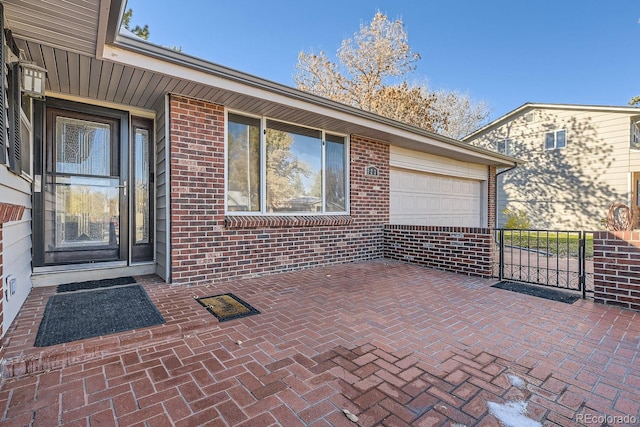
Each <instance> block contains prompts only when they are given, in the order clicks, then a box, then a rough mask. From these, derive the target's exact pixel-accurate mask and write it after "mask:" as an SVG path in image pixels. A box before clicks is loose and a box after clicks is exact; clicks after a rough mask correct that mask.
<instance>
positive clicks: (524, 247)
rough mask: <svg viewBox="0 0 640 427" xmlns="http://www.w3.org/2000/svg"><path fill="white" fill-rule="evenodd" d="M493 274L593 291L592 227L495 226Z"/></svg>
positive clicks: (522, 280)
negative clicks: (586, 228)
mask: <svg viewBox="0 0 640 427" xmlns="http://www.w3.org/2000/svg"><path fill="white" fill-rule="evenodd" d="M495 242H496V246H497V249H498V250H497V251H496V258H495V259H494V276H496V277H498V278H499V279H500V280H511V281H516V282H526V283H535V284H538V285H545V286H553V287H556V288H563V289H568V290H574V291H580V292H582V295H583V296H586V294H587V293H588V292H593V233H592V232H589V231H559V230H518V229H505V228H501V229H496V230H495Z"/></svg>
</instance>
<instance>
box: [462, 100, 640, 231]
mask: <svg viewBox="0 0 640 427" xmlns="http://www.w3.org/2000/svg"><path fill="white" fill-rule="evenodd" d="M531 112H532V113H533V114H534V116H535V120H534V121H526V120H525V118H524V117H525V114H521V115H518V116H515V117H513V118H511V120H510V121H508V122H507V123H504V124H502V125H500V126H498V127H496V128H493V129H491V130H489V131H488V132H485V133H484V134H481V135H478V136H477V137H476V138H474V140H473V141H472V142H471V143H472V144H473V145H477V146H480V147H484V148H491V149H495V147H496V143H497V141H500V140H503V139H505V138H509V139H511V140H512V141H513V152H512V155H513V156H515V157H517V158H520V159H522V160H523V161H524V163H522V164H520V165H519V166H518V168H517V169H516V170H514V171H512V172H507V173H506V174H505V175H504V176H501V177H499V179H498V201H497V214H498V225H499V226H501V225H503V224H504V221H505V220H506V217H505V216H504V215H503V210H504V209H505V208H510V209H515V210H524V211H525V212H526V213H527V215H528V217H529V219H530V220H531V226H532V227H534V228H553V229H568V228H569V229H601V228H602V225H601V220H602V219H604V218H605V217H606V215H607V211H608V209H609V206H610V205H611V204H612V203H614V202H623V203H628V202H629V199H630V187H629V176H630V173H631V172H634V171H639V170H640V151H638V150H633V149H630V138H631V131H630V130H631V119H632V117H633V115H632V114H631V112H630V113H624V112H615V111H602V110H600V111H598V110H597V109H594V110H584V109H583V110H578V109H570V108H566V109H561V108H537V109H534V110H533V111H529V113H531ZM560 129H566V131H567V146H566V148H564V149H558V150H545V148H544V135H545V132H548V131H552V130H560Z"/></svg>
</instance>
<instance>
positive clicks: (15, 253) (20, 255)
mask: <svg viewBox="0 0 640 427" xmlns="http://www.w3.org/2000/svg"><path fill="white" fill-rule="evenodd" d="M0 200H2V201H3V202H5V203H10V204H15V205H22V206H26V209H25V212H24V215H23V216H22V219H21V220H20V221H12V222H8V223H6V224H4V225H3V227H2V288H3V289H2V291H3V295H2V298H4V302H3V312H4V320H3V325H2V333H3V334H4V333H6V331H7V330H8V329H9V326H11V323H12V322H13V320H14V319H15V317H16V315H17V314H18V311H19V310H20V307H22V304H23V303H24V301H25V300H26V299H27V296H28V295H29V292H30V291H31V287H32V283H31V186H30V184H29V183H28V182H27V181H25V180H24V179H22V178H20V177H18V176H16V175H14V174H12V173H11V172H9V171H8V170H7V168H6V167H5V166H1V165H0ZM8 276H13V277H15V278H16V281H17V286H16V292H15V294H13V295H11V296H10V297H9V300H7V299H6V296H5V294H4V286H5V284H6V278H7V277H8Z"/></svg>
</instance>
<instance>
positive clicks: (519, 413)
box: [487, 402, 542, 427]
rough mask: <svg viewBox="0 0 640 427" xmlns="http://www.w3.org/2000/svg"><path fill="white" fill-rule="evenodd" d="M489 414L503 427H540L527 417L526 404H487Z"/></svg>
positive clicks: (540, 426) (540, 425)
mask: <svg viewBox="0 0 640 427" xmlns="http://www.w3.org/2000/svg"><path fill="white" fill-rule="evenodd" d="M487 405H488V406H489V413H490V414H491V415H493V416H494V417H496V418H497V419H498V420H499V421H500V422H501V423H502V424H504V425H505V427H542V424H540V423H539V422H537V421H535V420H532V419H531V418H529V417H527V416H526V415H525V414H526V413H527V403H526V402H507V403H505V404H504V405H501V404H499V403H495V402H487Z"/></svg>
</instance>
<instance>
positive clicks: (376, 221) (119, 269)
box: [0, 0, 515, 333]
mask: <svg viewBox="0 0 640 427" xmlns="http://www.w3.org/2000/svg"><path fill="white" fill-rule="evenodd" d="M1 4H2V6H3V7H2V15H3V16H2V19H1V20H0V22H2V24H3V29H2V31H0V33H1V34H2V43H3V44H4V45H5V46H6V49H4V50H3V55H4V56H5V57H4V58H3V62H4V64H5V65H6V66H5V67H1V68H2V70H1V72H2V76H0V77H1V78H0V81H1V82H3V87H2V91H1V93H2V95H3V96H2V97H1V98H2V99H1V102H2V104H3V105H2V106H1V110H2V111H5V110H6V111H7V114H6V117H5V119H7V120H6V122H4V125H5V127H6V132H5V133H4V134H3V135H4V136H3V138H1V144H0V195H2V197H1V198H0V207H1V210H0V219H1V220H2V226H1V227H0V231H1V232H2V234H1V236H2V239H1V240H0V245H2V246H1V248H2V262H0V275H1V277H2V284H3V290H4V292H3V294H4V298H3V299H2V305H1V306H0V307H1V309H0V313H1V314H3V315H4V319H3V327H2V331H3V333H4V331H6V330H7V328H8V326H9V325H10V324H11V322H12V320H13V319H14V318H15V316H16V314H17V312H18V310H20V307H21V306H22V304H23V302H24V300H25V299H26V297H27V295H28V294H29V291H30V290H31V288H32V287H33V286H51V285H56V284H60V283H68V282H76V281H82V280H89V279H101V278H110V277H118V276H123V275H143V274H157V275H159V276H160V277H162V278H163V279H165V280H166V281H167V282H171V283H176V284H188V283H195V282H201V281H212V280H223V279H228V278H233V277H243V276H250V275H256V274H266V273H272V272H280V271H286V270H292V269H301V268H307V267H312V266H318V265H327V264H332V263H344V262H350V261H356V260H366V259H373V258H380V257H383V256H385V254H387V253H388V254H389V256H394V257H398V258H401V259H406V258H407V257H410V258H412V259H413V258H420V259H421V262H422V263H424V264H425V265H433V266H436V267H438V268H449V269H454V270H458V271H466V272H469V271H471V272H472V273H475V274H484V275H486V274H487V272H486V269H483V268H482V267H478V270H477V271H472V270H473V269H471V270H469V268H470V267H472V266H473V265H475V264H477V263H478V261H477V260H478V259H479V257H478V252H482V251H484V249H483V248H480V247H479V246H478V245H477V244H476V242H474V239H475V238H476V237H477V236H481V237H479V238H480V239H486V235H487V234H488V233H487V232H486V230H487V228H488V227H491V226H492V225H493V222H494V218H495V209H494V206H493V205H494V204H493V200H494V188H495V187H494V183H495V171H496V168H503V167H511V166H513V165H514V164H515V163H514V159H512V158H511V157H509V156H506V155H501V154H497V153H494V152H491V151H488V150H484V149H480V148H476V147H472V146H469V145H467V144H464V143H461V142H459V141H456V140H453V139H450V138H446V137H443V136H440V135H436V134H434V133H431V132H427V131H424V130H421V129H418V128H414V127H411V126H408V125H405V124H403V123H399V122H396V121H393V120H389V119H386V118H383V117H380V116H377V115H374V114H371V113H368V112H366V111H361V110H358V109H354V108H351V107H349V106H346V105H343V104H339V103H336V102H334V101H330V100H327V99H324V98H321V97H317V96H314V95H311V94H308V93H305V92H301V91H298V90H296V89H293V88H291V87H288V86H284V85H281V84H277V83H273V82H270V81H267V80H263V79H260V78H257V77H254V76H251V75H248V74H245V73H242V72H240V71H237V70H232V69H229V68H226V67H224V66H221V65H217V64H214V63H211V62H207V61H205V60H203V59H199V58H195V57H192V56H189V55H186V54H183V53H180V52H176V51H173V50H171V49H165V48H161V47H158V46H155V45H152V44H149V43H147V42H145V41H142V40H139V39H136V38H132V37H131V36H129V35H126V34H120V33H119V28H120V21H121V17H122V14H123V12H124V7H125V4H124V1H122V0H70V1H69V0H67V1H55V0H54V1H48V2H42V1H40V0H20V1H18V0H3V1H2V3H1ZM34 66H35V67H34ZM44 70H46V77H45V80H44V81H43V83H42V84H43V87H44V97H43V96H41V95H40V94H39V93H38V90H37V89H38V87H37V86H38V77H39V74H38V73H42V72H43V71H44ZM29 73H32V74H29ZM21 75H22V80H21ZM41 75H42V74H41ZM27 86H28V87H27ZM411 230H414V231H415V230H421V231H422V232H424V233H427V234H428V233H431V235H430V237H429V239H431V240H429V242H425V243H424V244H422V246H421V248H422V249H420V248H417V249H416V248H413V249H411V250H410V251H409V252H410V253H409V252H407V253H404V252H403V250H404V246H403V244H402V242H403V241H404V242H408V241H410V240H412V239H411V238H410V237H407V235H399V236H398V239H397V241H395V243H393V244H387V243H385V235H387V236H395V235H398V234H402V232H404V231H411ZM387 240H388V239H387ZM385 248H386V249H385Z"/></svg>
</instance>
